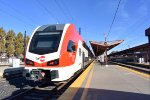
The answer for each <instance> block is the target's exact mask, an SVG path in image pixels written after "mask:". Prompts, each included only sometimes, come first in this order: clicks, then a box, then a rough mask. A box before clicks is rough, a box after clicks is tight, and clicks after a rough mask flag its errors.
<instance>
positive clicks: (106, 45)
mask: <svg viewBox="0 0 150 100" xmlns="http://www.w3.org/2000/svg"><path fill="white" fill-rule="evenodd" d="M123 41H124V40H116V41H112V42H109V41H108V42H95V41H90V44H91V47H92V49H93V52H94V54H95V56H99V55H102V54H103V53H104V52H105V50H106V49H107V51H109V50H110V49H112V48H114V47H115V46H117V45H119V44H120V43H122V42H123Z"/></svg>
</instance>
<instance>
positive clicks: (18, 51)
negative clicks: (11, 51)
mask: <svg viewBox="0 0 150 100" xmlns="http://www.w3.org/2000/svg"><path fill="white" fill-rule="evenodd" d="M23 45H24V38H23V34H22V33H21V32H19V33H18V34H17V36H16V37H15V56H16V57H21V56H22V54H23V50H24V48H23Z"/></svg>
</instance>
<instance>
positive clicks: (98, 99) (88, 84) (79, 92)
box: [59, 62, 150, 100]
mask: <svg viewBox="0 0 150 100" xmlns="http://www.w3.org/2000/svg"><path fill="white" fill-rule="evenodd" d="M88 70H89V71H87V73H86V75H84V76H85V78H84V77H83V76H82V75H81V76H80V77H79V78H78V79H77V80H76V81H75V82H74V83H73V84H74V85H71V86H70V87H69V88H68V89H67V90H66V91H65V92H64V94H62V95H61V96H60V97H59V100H72V99H73V100H150V77H149V75H145V76H144V75H143V74H137V73H135V72H132V71H130V70H126V69H124V68H122V67H119V66H117V65H108V66H107V67H106V66H101V65H100V64H99V63H97V62H94V65H91V66H90V68H89V69H88ZM84 74H85V73H84ZM81 77H82V78H81ZM78 84H81V85H78Z"/></svg>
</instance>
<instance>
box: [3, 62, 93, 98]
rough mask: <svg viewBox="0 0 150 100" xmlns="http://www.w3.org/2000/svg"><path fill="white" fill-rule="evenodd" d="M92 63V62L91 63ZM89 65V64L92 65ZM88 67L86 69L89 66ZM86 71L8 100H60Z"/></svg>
mask: <svg viewBox="0 0 150 100" xmlns="http://www.w3.org/2000/svg"><path fill="white" fill-rule="evenodd" d="M90 63H91V62H90ZM90 63H89V64H90ZM89 64H88V65H86V67H85V69H86V68H87V67H88V66H89ZM83 71H84V70H79V71H78V72H77V73H76V74H75V75H74V76H73V77H71V78H70V79H69V80H67V81H64V82H60V83H50V82H43V83H40V84H38V86H37V85H36V86H35V87H32V88H31V89H26V90H24V91H22V92H20V93H18V94H16V95H12V96H10V97H8V98H6V100H50V99H58V98H59V96H60V95H61V94H62V93H63V92H64V91H65V90H66V89H67V88H68V87H69V86H70V85H71V84H72V83H73V82H74V81H75V80H76V79H77V78H78V77H79V76H80V74H81V73H82V72H83Z"/></svg>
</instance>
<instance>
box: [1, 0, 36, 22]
mask: <svg viewBox="0 0 150 100" xmlns="http://www.w3.org/2000/svg"><path fill="white" fill-rule="evenodd" d="M0 2H1V3H3V4H4V5H7V6H9V7H10V8H11V9H12V10H14V11H15V12H16V13H18V14H19V15H22V16H24V17H25V18H26V19H28V20H30V21H32V22H34V23H37V22H36V21H34V19H32V18H30V17H29V16H27V15H25V14H24V13H21V12H20V11H18V9H16V8H14V7H13V6H12V5H10V4H8V3H6V2H4V1H2V0H1V1H0Z"/></svg>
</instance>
